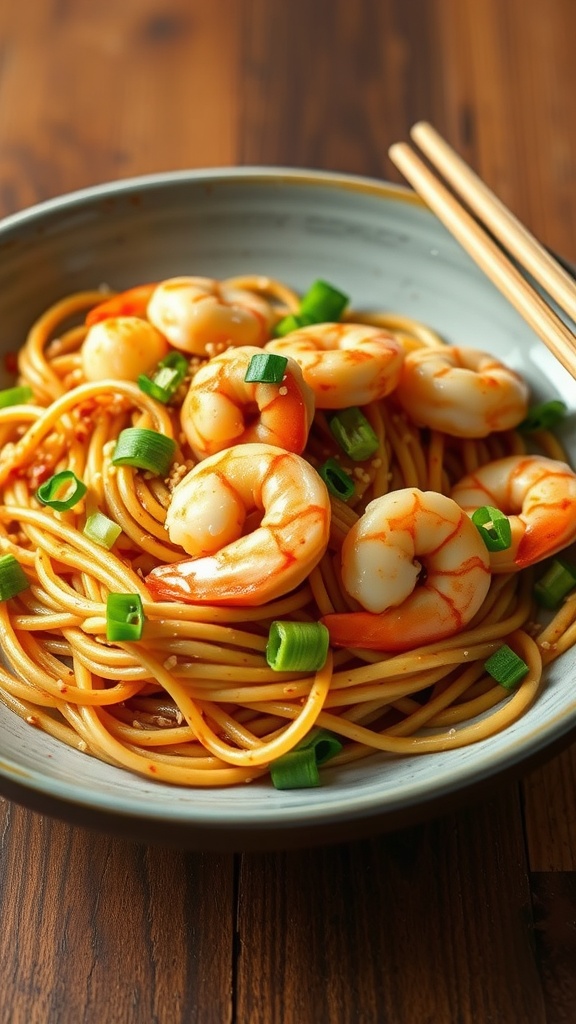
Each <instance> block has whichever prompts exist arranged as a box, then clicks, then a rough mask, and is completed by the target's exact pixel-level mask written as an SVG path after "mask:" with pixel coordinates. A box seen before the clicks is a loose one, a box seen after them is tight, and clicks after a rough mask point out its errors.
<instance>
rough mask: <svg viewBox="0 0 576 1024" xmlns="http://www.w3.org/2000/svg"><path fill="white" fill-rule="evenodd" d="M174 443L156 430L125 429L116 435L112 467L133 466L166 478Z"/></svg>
mask: <svg viewBox="0 0 576 1024" xmlns="http://www.w3.org/2000/svg"><path fill="white" fill-rule="evenodd" d="M175 451H176V442H175V441H174V440H173V439H172V438H171V437H166V435H165V434H159V433H158V431H157V430H148V429H147V428H146V427H126V429H125V430H122V431H121V432H120V434H119V435H118V440H117V442H116V448H115V449H114V456H113V458H112V464H113V465H114V466H135V467H136V468H137V469H147V470H149V472H150V473H155V474H156V475H157V476H166V474H167V472H168V470H169V469H170V466H171V464H172V460H173V459H174V453H175Z"/></svg>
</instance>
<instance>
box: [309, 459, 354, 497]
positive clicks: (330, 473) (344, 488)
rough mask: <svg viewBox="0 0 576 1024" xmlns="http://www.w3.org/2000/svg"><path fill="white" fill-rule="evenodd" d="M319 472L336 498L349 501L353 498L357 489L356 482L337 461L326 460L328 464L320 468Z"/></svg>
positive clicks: (325, 463)
mask: <svg viewBox="0 0 576 1024" xmlns="http://www.w3.org/2000/svg"><path fill="white" fill-rule="evenodd" d="M318 472H319V474H320V476H321V477H322V479H323V481H324V483H325V484H326V486H327V488H328V490H329V491H330V493H331V494H333V495H334V496H335V497H336V498H340V499H341V500H342V501H348V498H351V497H352V495H353V494H354V491H355V489H356V488H355V486H354V481H353V479H352V477H351V476H350V474H349V473H347V472H346V471H345V470H344V469H342V466H341V465H340V463H339V462H337V461H336V459H326V462H324V463H323V464H322V465H321V466H320V468H319V469H318Z"/></svg>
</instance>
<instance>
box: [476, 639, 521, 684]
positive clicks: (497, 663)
mask: <svg viewBox="0 0 576 1024" xmlns="http://www.w3.org/2000/svg"><path fill="white" fill-rule="evenodd" d="M484 668H485V669H486V671H487V672H488V674H489V675H491V676H492V678H493V679H495V680H496V682H497V683H499V684H500V686H503V687H504V689H505V690H513V689H514V687H516V686H517V685H518V683H519V682H520V681H521V680H522V679H523V678H524V676H525V675H526V673H527V672H528V665H527V664H526V662H525V661H522V658H520V657H518V655H517V654H516V652H515V651H513V650H512V648H511V647H508V644H502V647H499V648H498V650H497V651H494V654H492V655H490V657H489V658H488V660H487V661H486V662H485V663H484Z"/></svg>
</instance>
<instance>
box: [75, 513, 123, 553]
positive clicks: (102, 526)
mask: <svg viewBox="0 0 576 1024" xmlns="http://www.w3.org/2000/svg"><path fill="white" fill-rule="evenodd" d="M121 533H122V527H121V526H119V525H118V523H115V522H113V521H112V519H109V518H108V516H105V515H104V513H103V512H93V513H92V515H91V516H88V519H87V520H86V525H85V526H84V535H85V536H86V537H88V539H89V540H93V541H94V543H95V544H99V545H100V547H103V548H108V550H109V549H110V548H111V547H113V545H114V544H115V543H116V541H117V540H118V537H119V536H120V534H121Z"/></svg>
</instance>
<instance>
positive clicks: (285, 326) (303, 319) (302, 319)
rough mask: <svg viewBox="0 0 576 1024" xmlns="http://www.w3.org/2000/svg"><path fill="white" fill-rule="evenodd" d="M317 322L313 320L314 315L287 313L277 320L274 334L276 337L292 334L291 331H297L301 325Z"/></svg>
mask: <svg viewBox="0 0 576 1024" xmlns="http://www.w3.org/2000/svg"><path fill="white" fill-rule="evenodd" d="M315 323H318V321H317V320H314V317H310V316H302V315H301V314H299V313H289V314H288V316H285V317H284V318H283V319H282V320H279V321H278V323H277V324H276V327H275V328H274V334H275V335H276V337H277V338H283V337H284V335H286V334H292V331H299V330H300V328H301V327H310V326H311V325H312V324H315Z"/></svg>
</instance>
